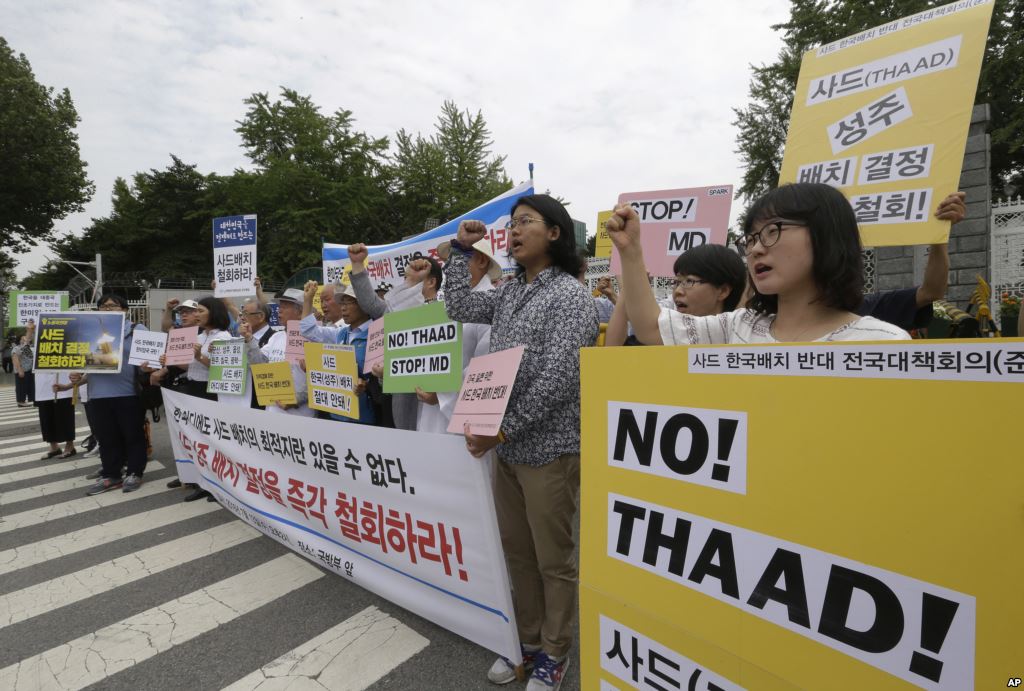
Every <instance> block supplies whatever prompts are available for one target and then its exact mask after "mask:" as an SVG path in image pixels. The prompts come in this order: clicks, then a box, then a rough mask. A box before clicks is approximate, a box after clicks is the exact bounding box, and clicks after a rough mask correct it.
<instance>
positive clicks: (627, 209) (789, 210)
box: [607, 183, 948, 345]
mask: <svg viewBox="0 0 1024 691" xmlns="http://www.w3.org/2000/svg"><path fill="white" fill-rule="evenodd" d="M947 201H948V200H947ZM945 203H946V202H944V204H945ZM943 213H944V208H943V207H942V206H940V207H939V212H938V215H939V217H940V218H942V217H943V216H942V214H943ZM607 228H608V234H609V236H610V237H611V239H612V242H614V243H615V246H616V247H617V248H618V250H619V254H620V256H621V257H622V278H623V286H624V290H623V292H624V293H625V298H624V302H625V303H626V311H627V314H628V318H629V321H630V322H631V323H632V325H633V328H634V329H635V330H636V335H637V338H638V339H639V340H640V342H641V343H646V344H648V345H661V344H667V345H685V344H693V343H775V342H792V341H878V340H903V339H909V338H910V334H908V333H907V332H906V331H904V330H903V329H900V328H899V327H896V326H893V325H891V324H888V323H887V322H883V321H880V320H878V319H874V318H873V317H859V316H857V315H856V314H855V313H854V312H855V310H856V309H857V308H858V307H859V306H860V303H861V300H862V298H863V286H864V268H863V261H862V257H861V244H860V233H859V231H858V229H857V219H856V216H855V215H854V212H853V208H852V207H851V206H850V203H849V202H848V201H847V200H846V197H844V196H843V194H842V193H841V192H839V191H838V190H836V189H834V188H832V187H830V186H828V185H823V184H817V183H796V184H791V185H784V186H782V187H779V188H778V189H775V190H773V191H771V192H769V193H768V194H766V195H764V196H763V197H761V198H760V199H758V200H757V201H755V202H754V204H753V206H751V208H750V209H749V211H748V212H747V216H746V219H745V220H744V224H743V237H742V238H741V239H740V240H739V241H737V245H738V246H739V247H740V249H741V250H743V251H744V252H745V254H746V256H747V271H748V273H749V276H750V280H751V283H752V286H753V294H752V297H751V298H750V300H749V301H748V303H747V308H746V309H738V310H735V311H732V312H724V313H722V314H719V315H717V316H707V317H695V316H691V315H687V314H682V313H680V312H678V311H676V310H669V309H664V308H661V307H659V306H658V304H657V302H656V301H655V299H654V296H653V295H652V294H651V291H650V289H649V288H648V285H647V271H646V269H645V268H644V257H643V250H642V248H641V246H640V220H639V217H638V216H637V213H636V210H635V209H633V208H632V207H631V206H629V205H628V204H620V205H617V206H616V208H615V213H613V214H612V216H611V218H610V219H608V223H607Z"/></svg>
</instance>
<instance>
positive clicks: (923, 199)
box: [779, 0, 993, 246]
mask: <svg viewBox="0 0 1024 691" xmlns="http://www.w3.org/2000/svg"><path fill="white" fill-rule="evenodd" d="M992 5H993V0H968V1H966V2H955V3H951V4H949V5H944V6H942V7H936V8H933V9H930V10H926V11H924V12H921V13H919V14H916V15H913V16H911V17H905V18H903V19H900V20H897V21H894V22H892V23H890V24H886V25H884V26H879V27H875V28H874V29H869V30H868V31H864V32H861V33H859V34H856V35H854V36H850V37H847V38H845V39H842V40H840V41H836V42H835V43H830V44H828V45H825V46H822V47H820V48H817V49H814V50H811V51H809V52H807V53H806V54H805V55H804V59H803V62H802V63H801V66H800V78H799V80H798V82H797V87H796V95H795V98H794V101H793V113H792V118H791V120H790V125H789V135H788V137H787V139H786V153H785V157H784V159H783V162H782V171H781V175H780V180H779V181H780V183H784V182H798V181H799V182H823V183H827V184H830V185H832V186H834V187H838V188H840V189H841V190H842V191H843V192H844V193H845V194H846V195H847V197H848V198H849V199H850V202H851V203H852V204H853V208H854V211H855V212H856V214H857V220H858V223H859V224H860V228H861V236H862V238H863V240H864V244H865V245H869V246H871V245H877V246H880V245H910V244H925V243H937V242H946V239H947V237H948V234H949V222H948V221H939V220H937V219H936V218H935V217H934V211H935V208H936V207H937V206H938V203H939V202H940V201H941V200H942V199H943V198H944V197H945V196H946V195H947V194H950V193H951V192H955V191H956V190H957V186H958V184H959V180H960V169H961V166H962V163H963V156H964V147H965V145H966V143H967V130H968V127H969V125H970V121H971V110H972V108H973V105H974V93H975V89H976V87H977V84H978V75H979V73H980V70H981V61H982V57H983V55H984V50H985V41H986V38H987V37H988V25H989V20H990V19H991V16H992Z"/></svg>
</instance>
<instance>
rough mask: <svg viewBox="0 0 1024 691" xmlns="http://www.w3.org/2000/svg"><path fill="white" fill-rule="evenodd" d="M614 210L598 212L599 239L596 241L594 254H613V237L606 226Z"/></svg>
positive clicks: (602, 256) (600, 255) (598, 255)
mask: <svg viewBox="0 0 1024 691" xmlns="http://www.w3.org/2000/svg"><path fill="white" fill-rule="evenodd" d="M613 213H615V212H614V211H598V212H597V239H596V240H595V241H594V256H595V257H598V258H607V257H611V256H612V239H611V237H610V236H609V235H608V229H607V228H605V225H604V224H605V222H607V221H608V219H609V218H611V216H612V214H613Z"/></svg>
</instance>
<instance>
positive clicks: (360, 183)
mask: <svg viewBox="0 0 1024 691" xmlns="http://www.w3.org/2000/svg"><path fill="white" fill-rule="evenodd" d="M245 104H246V105H247V106H248V110H247V111H246V114H245V116H244V117H243V118H242V120H240V121H239V122H238V128H237V129H236V130H235V131H236V132H238V133H239V135H241V137H242V146H243V148H244V149H245V151H246V154H247V155H248V156H249V159H250V160H251V161H252V162H253V164H254V166H255V170H254V171H251V172H248V171H241V170H239V171H235V173H234V174H232V175H230V176H215V177H213V178H211V180H210V189H209V192H208V194H207V195H206V198H205V200H204V212H205V213H206V216H207V229H206V231H205V233H206V234H205V236H204V241H205V242H207V243H210V242H212V240H211V239H210V226H209V220H210V219H212V218H214V217H216V216H226V215H232V214H240V213H255V214H257V216H258V217H259V244H260V249H259V253H260V254H259V257H260V273H261V275H263V276H264V277H268V278H271V279H273V280H281V279H283V278H286V277H287V276H288V275H290V274H291V273H292V272H293V271H295V270H297V269H300V268H302V267H305V266H310V265H317V264H319V263H320V248H321V243H322V240H324V239H326V240H328V241H334V242H356V241H361V240H365V241H367V242H383V241H386V240H389V239H391V238H392V237H393V235H394V232H393V230H392V227H391V224H390V222H389V221H390V219H389V216H388V211H387V205H388V193H387V191H388V186H389V182H390V169H389V167H388V164H387V151H388V140H387V138H386V137H384V138H374V137H371V136H369V135H367V134H365V133H363V132H358V131H356V130H355V128H354V118H353V117H352V112H351V111H348V110H338V111H336V112H334V113H332V114H330V115H325V114H323V113H322V112H321V111H320V108H319V107H318V106H317V105H316V104H315V103H313V101H312V99H311V98H310V97H308V96H302V95H300V94H298V93H297V92H295V91H294V90H292V89H287V88H283V89H281V98H280V99H279V100H276V101H271V100H270V98H269V96H268V95H267V94H264V93H257V94H253V95H252V96H251V97H249V98H247V99H246V100H245Z"/></svg>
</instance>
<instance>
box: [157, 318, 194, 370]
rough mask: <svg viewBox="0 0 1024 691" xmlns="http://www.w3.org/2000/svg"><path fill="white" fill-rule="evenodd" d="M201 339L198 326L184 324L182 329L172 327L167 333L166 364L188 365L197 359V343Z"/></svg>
mask: <svg viewBox="0 0 1024 691" xmlns="http://www.w3.org/2000/svg"><path fill="white" fill-rule="evenodd" d="M198 340H199V327H198V326H183V327H182V328H180V329H171V331H170V333H168V334H167V358H166V359H165V360H164V364H166V365H178V366H179V367H180V366H182V365H188V364H189V363H191V362H192V361H193V360H195V359H196V351H195V348H194V346H195V344H196V341H198Z"/></svg>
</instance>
